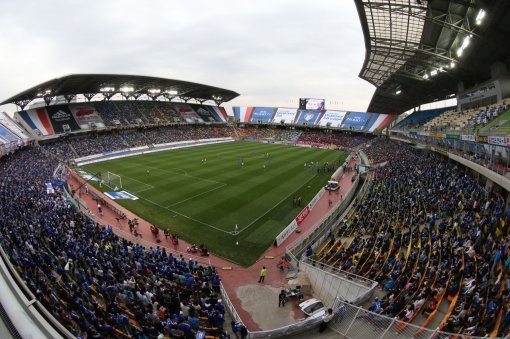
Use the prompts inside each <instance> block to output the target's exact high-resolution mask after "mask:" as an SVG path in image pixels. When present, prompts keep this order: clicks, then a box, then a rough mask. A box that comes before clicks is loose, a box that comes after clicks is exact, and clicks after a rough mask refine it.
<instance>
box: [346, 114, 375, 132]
mask: <svg viewBox="0 0 510 339" xmlns="http://www.w3.org/2000/svg"><path fill="white" fill-rule="evenodd" d="M371 116H372V115H371V114H370V113H362V112H348V113H347V117H346V118H345V120H344V122H343V124H342V128H345V129H351V128H353V129H355V130H357V131H361V130H362V129H363V127H364V126H365V124H366V123H367V121H368V119H370V117H371Z"/></svg>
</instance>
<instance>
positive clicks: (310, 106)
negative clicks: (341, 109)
mask: <svg viewBox="0 0 510 339" xmlns="http://www.w3.org/2000/svg"><path fill="white" fill-rule="evenodd" d="M325 102H326V100H325V99H313V98H301V99H299V109H307V110H320V111H322V110H324V109H326V108H325Z"/></svg>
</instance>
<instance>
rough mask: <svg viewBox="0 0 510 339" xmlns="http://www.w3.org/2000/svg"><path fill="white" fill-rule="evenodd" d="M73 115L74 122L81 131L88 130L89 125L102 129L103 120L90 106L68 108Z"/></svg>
mask: <svg viewBox="0 0 510 339" xmlns="http://www.w3.org/2000/svg"><path fill="white" fill-rule="evenodd" d="M69 108H70V109H71V112H72V113H73V117H74V120H76V122H77V123H78V125H79V126H80V128H81V129H90V125H89V123H93V124H94V125H96V127H98V128H103V127H105V126H104V123H103V119H101V117H100V116H99V113H98V112H97V110H96V108H95V107H94V106H92V105H72V106H69Z"/></svg>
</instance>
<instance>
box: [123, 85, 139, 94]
mask: <svg viewBox="0 0 510 339" xmlns="http://www.w3.org/2000/svg"><path fill="white" fill-rule="evenodd" d="M134 90H135V89H134V88H133V87H130V86H123V87H121V88H120V91H121V92H124V93H127V92H133V91H134Z"/></svg>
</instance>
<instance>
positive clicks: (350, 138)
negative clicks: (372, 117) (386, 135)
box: [297, 131, 370, 149]
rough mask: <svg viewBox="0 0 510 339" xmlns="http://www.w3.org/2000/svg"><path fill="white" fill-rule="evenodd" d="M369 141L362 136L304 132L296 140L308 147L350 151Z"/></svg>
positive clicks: (368, 137) (366, 137)
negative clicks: (328, 147)
mask: <svg viewBox="0 0 510 339" xmlns="http://www.w3.org/2000/svg"><path fill="white" fill-rule="evenodd" d="M368 140H370V136H367V135H363V134H358V135H357V134H352V135H351V134H346V133H322V132H310V131H306V132H303V133H301V135H300V136H299V138H298V139H297V142H298V143H301V144H309V145H336V146H338V147H340V148H346V149H352V148H355V147H357V146H360V145H362V144H364V143H365V142H367V141H368Z"/></svg>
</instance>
